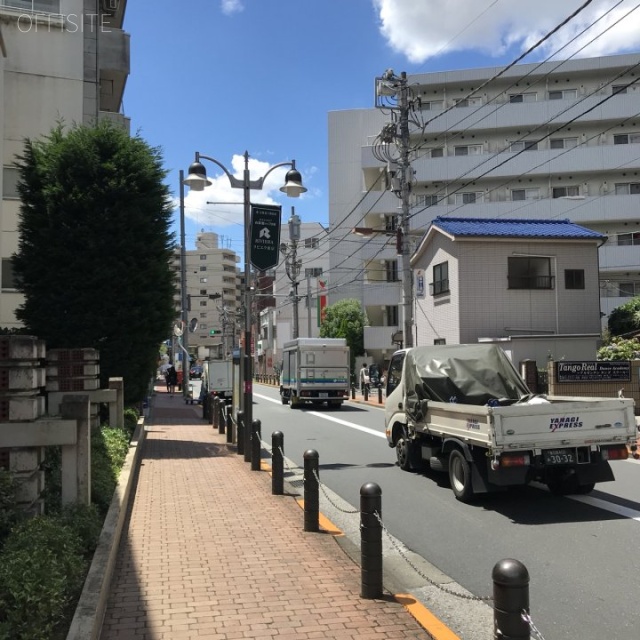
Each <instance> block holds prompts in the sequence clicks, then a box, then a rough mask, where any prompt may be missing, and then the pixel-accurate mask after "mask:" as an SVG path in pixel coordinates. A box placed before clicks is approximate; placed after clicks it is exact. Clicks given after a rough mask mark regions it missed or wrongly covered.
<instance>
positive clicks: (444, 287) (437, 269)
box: [431, 262, 449, 296]
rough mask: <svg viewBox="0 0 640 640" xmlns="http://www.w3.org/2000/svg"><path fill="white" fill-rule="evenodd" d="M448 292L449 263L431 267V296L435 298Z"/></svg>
mask: <svg viewBox="0 0 640 640" xmlns="http://www.w3.org/2000/svg"><path fill="white" fill-rule="evenodd" d="M448 292H449V263H448V262H441V263H440V264H436V265H434V266H433V283H432V285H431V295H432V296H437V295H439V294H441V293H448Z"/></svg>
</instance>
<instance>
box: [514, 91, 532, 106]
mask: <svg viewBox="0 0 640 640" xmlns="http://www.w3.org/2000/svg"><path fill="white" fill-rule="evenodd" d="M537 100H538V94H537V93H534V92H530V93H511V94H509V102H510V103H511V104H519V103H521V102H536V101H537Z"/></svg>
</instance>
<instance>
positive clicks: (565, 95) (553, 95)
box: [549, 89, 578, 100]
mask: <svg viewBox="0 0 640 640" xmlns="http://www.w3.org/2000/svg"><path fill="white" fill-rule="evenodd" d="M577 97H578V90H577V89H564V90H562V91H549V100H573V99H575V98H577Z"/></svg>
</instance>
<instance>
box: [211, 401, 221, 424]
mask: <svg viewBox="0 0 640 640" xmlns="http://www.w3.org/2000/svg"><path fill="white" fill-rule="evenodd" d="M219 417H220V398H218V396H216V397H215V398H214V399H213V409H212V411H211V424H212V425H213V428H214V429H217V428H218V418H219Z"/></svg>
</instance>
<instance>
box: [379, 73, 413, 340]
mask: <svg viewBox="0 0 640 640" xmlns="http://www.w3.org/2000/svg"><path fill="white" fill-rule="evenodd" d="M376 107H377V108H380V109H388V110H391V112H392V122H390V123H388V124H387V125H385V126H384V127H383V130H382V132H381V133H380V135H379V136H378V140H377V142H378V144H381V145H384V147H383V148H378V150H377V153H376V157H377V158H378V159H379V160H382V161H386V162H387V163H388V166H391V165H393V166H395V167H397V170H392V169H390V173H391V189H392V191H393V192H394V193H395V194H396V196H398V198H399V199H400V207H399V209H400V216H399V217H400V220H399V224H398V242H397V245H398V255H399V257H400V261H401V264H400V269H401V281H402V300H401V309H402V340H403V346H405V347H413V346H414V340H413V278H412V273H411V262H410V258H411V256H410V255H409V237H410V224H409V220H410V214H409V211H410V208H411V202H410V198H411V182H412V169H411V159H410V153H411V150H410V147H409V111H410V109H411V102H410V100H409V87H408V86H407V74H406V72H404V71H403V72H402V73H401V74H400V76H396V75H395V74H394V73H393V71H392V70H391V69H388V70H387V71H385V73H384V74H383V75H382V77H380V78H376ZM396 120H397V122H396ZM390 143H393V144H394V145H395V147H396V149H397V155H391V152H390V150H389V148H388V145H389V144H390ZM396 176H397V177H396Z"/></svg>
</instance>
